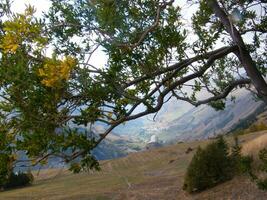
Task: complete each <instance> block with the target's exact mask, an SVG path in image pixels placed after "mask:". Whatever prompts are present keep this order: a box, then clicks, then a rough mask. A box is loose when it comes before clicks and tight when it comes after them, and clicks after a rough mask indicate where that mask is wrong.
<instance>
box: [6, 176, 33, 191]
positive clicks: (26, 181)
mask: <svg viewBox="0 0 267 200" xmlns="http://www.w3.org/2000/svg"><path fill="white" fill-rule="evenodd" d="M33 179H34V178H33V175H32V173H30V172H28V173H21V172H19V173H18V174H15V173H14V172H12V173H11V175H10V176H9V178H8V180H7V183H6V184H5V185H4V188H5V189H10V188H15V187H21V186H26V185H30V184H31V183H32V182H33Z"/></svg>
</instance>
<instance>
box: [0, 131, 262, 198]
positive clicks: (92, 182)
mask: <svg viewBox="0 0 267 200" xmlns="http://www.w3.org/2000/svg"><path fill="white" fill-rule="evenodd" d="M264 134H267V131H262V132H257V133H253V134H247V135H244V136H241V138H240V141H241V142H242V143H245V144H248V143H251V141H253V140H254V139H257V138H258V137H260V136H262V135H264ZM228 140H229V141H232V139H231V138H230V137H229V138H228ZM208 142H209V141H208V140H204V141H195V142H190V143H179V144H176V145H172V146H168V147H162V148H159V149H154V150H149V151H145V152H138V153H131V154H129V155H128V156H127V157H124V158H120V159H115V160H107V161H101V167H102V170H101V171H100V172H91V173H87V172H86V173H85V172H84V173H81V174H77V175H74V174H70V173H69V172H68V171H66V170H64V169H53V170H52V169H50V170H42V171H40V173H39V175H38V176H37V174H36V176H37V177H36V182H35V183H34V185H33V186H30V187H26V188H21V189H16V190H10V191H5V192H1V193H0V199H1V200H28V199H29V200H46V199H49V200H150V199H151V200H152V199H153V200H158V199H159V200H165V199H166V200H174V199H185V200H191V199H199V200H200V199H201V200H203V199H205V200H206V199H216V200H217V199H227V200H230V199H231V200H236V199H242V200H252V199H257V200H264V199H266V195H267V192H263V191H260V190H258V189H257V188H256V186H255V185H254V184H253V183H251V182H250V180H249V179H248V178H246V177H237V178H235V179H234V180H231V181H229V182H226V183H223V184H222V185H219V186H217V187H215V188H212V189H210V190H207V191H205V192H202V193H199V194H196V195H188V194H187V193H185V192H184V191H183V190H182V184H183V176H184V174H185V170H186V167H187V165H188V163H189V161H190V159H191V157H192V155H193V153H194V151H195V149H196V147H197V146H198V145H202V146H203V145H205V144H207V143H208ZM189 147H191V148H193V151H192V152H190V153H186V151H187V149H188V148H189Z"/></svg>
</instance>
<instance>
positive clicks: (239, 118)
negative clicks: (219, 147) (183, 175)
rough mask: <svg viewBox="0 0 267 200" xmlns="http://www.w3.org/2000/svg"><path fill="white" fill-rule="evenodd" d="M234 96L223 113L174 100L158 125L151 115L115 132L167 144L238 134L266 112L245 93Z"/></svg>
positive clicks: (158, 118) (241, 92)
mask: <svg viewBox="0 0 267 200" xmlns="http://www.w3.org/2000/svg"><path fill="white" fill-rule="evenodd" d="M203 95H204V94H203ZM232 95H233V96H235V97H236V99H235V101H230V99H228V100H227V101H226V107H225V109H224V110H222V111H215V110H214V109H213V108H211V107H210V106H208V105H201V106H199V107H194V106H192V105H190V104H189V103H186V102H183V101H177V100H176V99H171V100H170V101H169V102H168V103H166V104H164V106H163V108H162V109H161V110H160V111H159V113H158V114H157V117H156V118H155V121H153V120H152V119H153V116H154V115H149V116H147V117H143V118H140V119H137V120H134V121H130V122H127V123H126V124H125V125H121V126H119V127H118V128H115V129H114V133H117V134H119V135H123V136H128V137H132V138H138V139H143V140H144V141H147V140H149V138H150V136H151V135H157V136H158V138H159V139H160V140H161V141H163V142H165V143H170V142H173V141H190V140H196V139H207V138H209V137H213V136H214V135H218V134H222V133H227V132H230V131H232V130H235V129H236V127H237V126H240V125H241V124H246V123H247V122H250V121H253V120H255V117H256V116H258V115H259V114H260V113H261V112H263V111H264V109H265V110H266V108H264V104H263V102H261V101H256V100H255V97H253V95H252V94H251V93H250V92H249V91H247V90H245V89H239V90H237V91H235V92H233V93H232ZM244 107H245V108H246V109H244Z"/></svg>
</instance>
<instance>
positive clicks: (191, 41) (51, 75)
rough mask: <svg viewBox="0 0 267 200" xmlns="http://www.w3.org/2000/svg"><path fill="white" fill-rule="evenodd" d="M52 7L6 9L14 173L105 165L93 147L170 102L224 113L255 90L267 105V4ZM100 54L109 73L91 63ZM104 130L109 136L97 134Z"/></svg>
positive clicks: (0, 88)
mask: <svg viewBox="0 0 267 200" xmlns="http://www.w3.org/2000/svg"><path fill="white" fill-rule="evenodd" d="M51 3H52V6H51V8H50V10H49V11H48V12H47V13H45V15H44V16H43V17H41V18H36V17H35V16H34V13H35V9H34V8H33V7H31V6H28V7H27V8H26V10H25V12H24V13H23V14H15V13H12V12H11V11H10V9H9V8H10V6H11V7H12V4H10V3H9V1H6V2H4V1H2V2H1V3H0V13H1V21H0V49H1V57H0V127H1V129H0V131H1V136H0V137H1V145H0V147H1V149H0V151H1V156H3V159H6V160H8V161H6V162H7V163H11V164H12V166H14V165H15V164H22V165H27V164H28V163H29V161H31V164H32V165H36V164H38V163H43V164H45V163H46V162H47V159H48V158H49V157H51V156H56V157H60V158H61V159H63V160H64V161H65V162H67V163H69V162H70V163H71V164H70V166H71V167H70V168H71V169H72V170H73V171H75V172H79V171H80V170H81V169H82V168H94V167H96V168H98V165H97V162H96V160H95V159H94V157H93V156H92V155H91V150H92V149H93V148H94V147H96V146H97V145H98V144H99V143H100V142H101V141H102V140H103V139H104V138H105V137H106V136H107V135H108V134H109V133H110V132H111V131H112V130H113V129H114V128H115V127H117V126H118V125H120V124H122V123H124V122H127V121H130V120H134V119H136V118H139V117H142V116H145V115H147V114H151V113H156V112H158V111H159V110H160V109H161V107H162V106H163V104H164V103H166V102H167V101H168V100H169V99H170V98H176V99H177V100H178V102H179V101H180V100H183V101H187V102H189V103H191V104H193V105H195V106H199V105H201V104H209V105H210V106H212V107H214V108H215V109H223V108H224V107H225V101H226V98H227V96H229V95H231V94H232V93H231V92H232V91H234V90H235V89H237V88H238V87H246V88H247V89H251V85H253V86H254V87H255V90H254V92H255V93H256V95H257V96H258V97H259V98H261V99H263V100H264V101H266V97H267V85H266V82H265V81H264V79H263V77H264V76H265V75H266V61H267V59H266V56H267V54H266V51H265V49H266V44H267V43H266V32H267V31H266V27H267V26H266V22H267V18H266V10H267V5H266V3H265V1H253V0H243V1H230V0H229V1H220V2H217V1H216V0H208V1H202V0H196V1H195V0H194V1H187V2H184V4H182V3H181V1H174V0H157V1H151V0H135V1H128V0H127V1H126V0H75V1H73V0H64V1H61V0H60V1H59V0H51ZM188 6H189V7H190V6H191V7H193V8H194V9H195V11H193V10H194V9H192V16H190V17H188V12H189V10H188V9H187V8H188ZM259 6H260V7H261V9H262V12H258V7H259ZM234 11H235V12H236V11H240V13H241V14H242V17H241V18H240V19H239V20H234V19H236V18H233V17H234V15H233V13H234ZM185 13H187V14H185ZM50 51H52V55H51V56H49V54H50V53H49V52H50ZM100 51H103V52H104V53H105V55H106V57H107V62H106V64H105V65H104V66H100V65H98V64H97V63H93V61H92V58H93V57H94V55H95V54H97V53H99V52H100ZM203 94H204V95H203ZM232 100H234V97H233V98H232ZM95 123H97V124H101V125H102V126H103V127H104V128H105V129H106V130H105V131H104V132H103V133H101V134H99V135H96V134H93V132H92V130H91V129H90V127H91V125H93V124H95ZM78 126H80V127H83V131H81V128H77V127H78ZM75 127H76V128H75ZM2 138H3V139H2ZM18 151H24V152H26V154H27V156H28V158H29V160H21V159H20V158H16V156H15V155H16V154H17V152H18ZM13 156H14V157H13ZM1 159H2V158H1ZM1 163H2V162H1ZM25 163H26V164H25ZM1 168H2V167H1ZM11 168H12V167H11ZM3 170H4V171H5V169H4V168H3ZM7 170H8V171H10V169H7Z"/></svg>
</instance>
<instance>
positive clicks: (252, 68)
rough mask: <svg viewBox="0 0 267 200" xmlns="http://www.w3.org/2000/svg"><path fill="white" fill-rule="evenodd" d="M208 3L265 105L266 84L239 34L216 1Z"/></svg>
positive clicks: (266, 99) (212, 0)
mask: <svg viewBox="0 0 267 200" xmlns="http://www.w3.org/2000/svg"><path fill="white" fill-rule="evenodd" d="M209 3H210V6H211V8H212V10H213V12H214V14H215V15H216V17H218V18H219V19H220V20H221V22H222V23H223V25H224V27H225V29H226V31H227V32H228V33H229V34H230V36H231V38H232V40H233V42H234V43H235V44H236V45H237V46H238V52H236V53H235V54H236V56H237V57H238V59H239V61H240V62H241V64H242V65H243V67H244V68H245V70H246V73H247V75H248V76H249V78H250V79H251V82H252V84H253V85H254V87H255V89H256V90H257V92H258V95H259V97H261V98H262V99H263V101H264V102H265V103H266V104H267V84H266V82H265V80H264V78H263V77H262V75H261V73H260V72H259V70H258V69H257V66H256V63H255V62H254V61H253V59H252V57H251V55H250V53H249V51H248V50H247V47H246V45H245V43H244V41H243V39H242V36H241V34H240V33H239V31H238V30H237V29H236V28H235V26H234V25H233V23H232V22H231V19H230V18H229V17H228V16H227V14H226V13H225V12H224V10H223V9H222V8H221V7H220V6H219V4H218V2H217V0H210V1H209Z"/></svg>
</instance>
